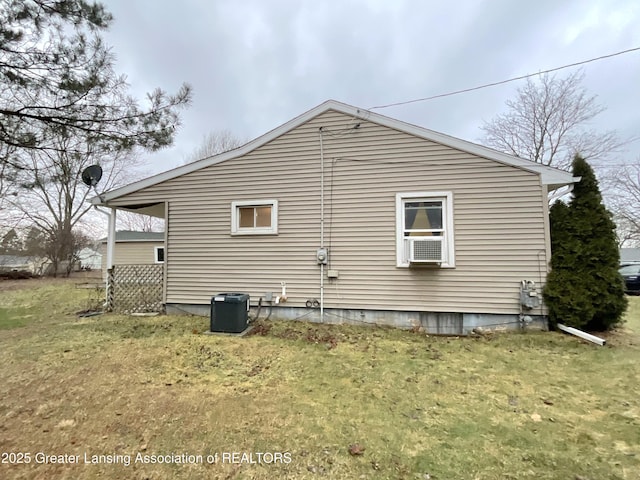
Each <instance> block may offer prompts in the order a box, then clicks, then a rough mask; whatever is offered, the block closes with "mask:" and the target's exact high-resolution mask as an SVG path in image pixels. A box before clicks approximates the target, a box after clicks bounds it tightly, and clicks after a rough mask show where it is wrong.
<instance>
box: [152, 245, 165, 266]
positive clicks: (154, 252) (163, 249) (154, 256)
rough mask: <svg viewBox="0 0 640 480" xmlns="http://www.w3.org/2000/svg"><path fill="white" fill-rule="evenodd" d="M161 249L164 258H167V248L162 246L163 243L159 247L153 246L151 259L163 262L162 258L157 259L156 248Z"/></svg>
mask: <svg viewBox="0 0 640 480" xmlns="http://www.w3.org/2000/svg"><path fill="white" fill-rule="evenodd" d="M160 249H162V253H163V256H164V258H165V259H166V258H167V250H166V249H165V248H164V245H163V246H161V247H153V260H154V262H155V263H164V260H162V261H160V260H158V250H160Z"/></svg>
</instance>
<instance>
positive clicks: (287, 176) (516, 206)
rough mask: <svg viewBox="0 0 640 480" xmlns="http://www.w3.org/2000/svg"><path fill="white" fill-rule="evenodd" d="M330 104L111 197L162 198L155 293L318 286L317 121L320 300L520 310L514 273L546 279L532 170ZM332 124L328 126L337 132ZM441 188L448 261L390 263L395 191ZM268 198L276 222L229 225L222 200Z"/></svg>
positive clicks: (182, 297) (187, 298) (539, 198)
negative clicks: (450, 247)
mask: <svg viewBox="0 0 640 480" xmlns="http://www.w3.org/2000/svg"><path fill="white" fill-rule="evenodd" d="M358 122H359V123H360V124H361V125H360V127H359V128H358V129H356V130H345V129H346V128H351V127H352V126H353V125H354V123H355V122H354V121H352V119H351V118H350V117H348V116H346V115H343V114H339V113H336V112H333V111H330V112H327V113H325V114H322V115H320V116H318V117H316V118H315V119H313V120H311V121H309V122H308V123H306V124H304V125H302V126H300V127H298V128H296V129H294V130H292V131H290V132H288V133H286V134H284V135H282V136H281V137H279V138H277V139H275V140H273V141H271V142H269V143H267V144H266V145H263V146H262V147H259V148H258V149H256V150H254V151H253V152H250V153H248V154H246V155H244V156H243V157H240V158H236V159H232V160H228V161H226V162H223V163H220V164H218V165H212V166H209V167H205V168H203V169H201V170H198V171H195V172H191V173H189V174H186V175H183V176H181V177H178V178H174V179H171V180H168V181H165V182H163V183H160V184H157V185H154V186H151V187H148V188H146V189H143V190H140V191H137V192H134V193H132V194H129V195H126V196H124V197H121V198H119V199H116V200H113V201H111V202H110V204H111V205H127V204H131V203H146V202H157V201H167V202H168V203H169V211H170V218H169V222H168V234H167V241H168V245H167V249H168V251H167V255H166V261H167V264H166V265H167V298H166V299H167V302H168V303H195V304H205V303H208V302H209V301H210V298H211V296H212V295H214V294H216V293H219V292H225V291H240V292H248V293H250V294H251V295H252V297H258V296H261V295H264V293H265V292H274V293H276V294H277V293H278V292H279V291H280V288H281V286H280V284H281V282H283V281H284V282H286V284H287V295H288V302H287V303H288V305H290V306H304V304H305V302H306V300H307V299H311V298H317V299H319V298H320V268H319V266H318V265H317V264H316V259H315V252H316V249H317V248H318V247H320V142H319V134H318V132H319V130H318V129H319V127H321V126H322V127H323V128H324V130H325V131H327V130H329V131H330V132H331V131H333V132H334V133H333V136H332V134H331V133H325V134H324V138H323V144H324V169H325V190H324V194H325V246H326V247H328V248H329V249H330V255H329V258H330V265H329V268H331V269H334V270H338V271H339V279H337V280H328V279H325V306H326V307H327V308H331V307H338V308H356V309H360V308H361V309H391V310H421V311H440V312H469V313H517V312H519V296H518V295H519V293H518V292H519V290H518V289H519V283H520V281H521V280H525V279H526V280H534V281H536V282H537V283H541V282H543V281H544V278H545V275H546V264H547V245H546V241H547V238H546V234H545V225H544V222H545V213H546V207H545V205H544V202H545V201H546V199H545V196H544V192H543V187H542V186H541V184H540V178H539V177H538V175H536V174H533V173H530V172H526V171H523V170H520V169H518V168H515V167H512V166H507V165H504V164H501V163H498V162H495V161H492V160H487V159H484V158H481V157H478V156H475V155H473V154H469V153H465V152H461V151H457V150H454V149H452V148H450V147H445V146H442V145H439V144H436V143H433V142H429V141H427V140H424V139H420V138H417V137H414V136H412V135H409V134H406V133H403V132H400V131H397V130H394V129H390V128H387V127H383V126H380V125H377V124H374V123H371V122H368V121H364V120H358ZM335 132H338V133H335ZM430 191H435V192H443V191H450V192H452V194H453V206H454V224H455V260H456V268H453V269H440V268H437V267H422V268H399V267H397V266H396V203H395V196H396V194H397V193H405V192H430ZM254 199H274V200H278V210H279V213H278V235H265V236H231V224H230V222H231V202H232V201H241V200H254Z"/></svg>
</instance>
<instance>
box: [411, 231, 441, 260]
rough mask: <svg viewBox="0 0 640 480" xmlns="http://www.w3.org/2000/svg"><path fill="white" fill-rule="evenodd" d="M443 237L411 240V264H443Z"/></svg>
mask: <svg viewBox="0 0 640 480" xmlns="http://www.w3.org/2000/svg"><path fill="white" fill-rule="evenodd" d="M443 254H444V252H443V248H442V237H422V238H410V239H409V263H442V261H443V260H442V257H443Z"/></svg>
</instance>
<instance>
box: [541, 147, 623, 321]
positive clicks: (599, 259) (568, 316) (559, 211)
mask: <svg viewBox="0 0 640 480" xmlns="http://www.w3.org/2000/svg"><path fill="white" fill-rule="evenodd" d="M573 175H574V176H575V177H580V178H581V180H580V182H579V183H577V184H576V185H575V187H574V190H573V197H572V199H571V202H570V204H569V206H567V205H565V204H563V203H561V202H557V203H556V204H554V205H553V206H552V207H551V210H550V215H549V221H550V225H551V245H552V257H551V273H550V274H549V276H548V278H547V285H546V287H545V289H544V298H545V302H546V304H547V306H548V308H549V320H550V323H551V326H555V325H556V324H557V323H564V324H566V325H570V326H572V327H576V328H583V329H586V330H595V331H603V330H608V329H610V328H612V327H613V326H615V325H616V324H618V323H620V321H621V320H622V314H623V313H624V311H625V309H626V307H627V300H626V298H625V296H624V285H623V283H622V278H621V277H620V274H619V273H618V267H619V261H620V256H619V255H620V254H619V250H618V245H617V242H616V236H615V224H614V222H613V220H612V219H611V214H610V213H609V212H608V211H607V209H606V208H605V207H604V204H603V203H602V196H601V194H600V189H599V187H598V181H597V179H596V177H595V174H594V173H593V170H592V169H591V167H590V166H589V164H588V163H587V162H586V161H585V160H584V159H583V158H581V157H580V156H576V157H575V159H574V161H573Z"/></svg>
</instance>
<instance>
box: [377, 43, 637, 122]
mask: <svg viewBox="0 0 640 480" xmlns="http://www.w3.org/2000/svg"><path fill="white" fill-rule="evenodd" d="M638 50H640V47H635V48H630V49H628V50H622V51H620V52H615V53H610V54H608V55H602V56H600V57H595V58H590V59H589V60H583V61H581V62H575V63H570V64H568V65H562V66H561V67H555V68H550V69H548V70H542V71H541V72H536V73H528V74H527V75H521V76H519V77H514V78H509V79H507V80H501V81H499V82H493V83H486V84H484V85H479V86H477V87H471V88H465V89H463V90H456V91H454V92H449V93H441V94H439V95H433V96H431V97H424V98H416V99H415V100H407V101H404V102H396V103H388V104H386V105H377V106H375V107H371V108H369V109H368V110H375V109H380V108H389V107H397V106H399V105H407V104H409V103H417V102H425V101H427V100H433V99H435V98H442V97H450V96H452V95H458V94H460V93H466V92H473V91H474V90H481V89H483V88H489V87H495V86H496V85H503V84H505V83H509V82H515V81H517V80H523V79H525V78H529V77H534V76H536V75H542V74H545V73H551V72H557V71H558V70H563V69H565V68H571V67H577V66H578V65H584V64H586V63H591V62H596V61H598V60H604V59H605V58H611V57H617V56H618V55H624V54H625V53H631V52H636V51H638Z"/></svg>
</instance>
